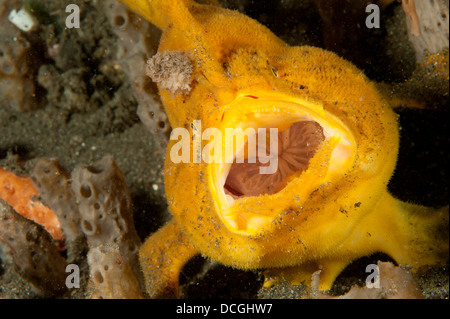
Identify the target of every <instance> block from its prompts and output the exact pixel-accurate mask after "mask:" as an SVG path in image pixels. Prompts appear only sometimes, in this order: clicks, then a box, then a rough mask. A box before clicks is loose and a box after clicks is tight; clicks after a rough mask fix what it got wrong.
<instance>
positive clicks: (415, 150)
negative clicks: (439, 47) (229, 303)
mask: <svg viewBox="0 0 450 319" xmlns="http://www.w3.org/2000/svg"><path fill="white" fill-rule="evenodd" d="M2 1H6V0H0V2H2ZM97 2H98V1H81V0H79V1H70V3H76V4H78V5H79V6H80V8H81V9H82V10H81V11H82V16H81V17H82V19H81V27H80V29H78V30H75V29H64V21H65V18H66V16H67V14H66V13H65V7H66V5H67V4H69V1H66V0H49V1H45V5H44V6H43V8H44V9H45V10H47V12H50V13H52V12H54V14H53V15H50V16H48V17H47V16H46V17H47V18H49V19H43V20H42V22H41V26H40V28H39V29H38V30H37V31H34V32H32V33H29V34H26V35H25V37H27V38H28V39H29V42H30V43H31V45H32V50H31V53H30V54H29V56H28V59H31V61H32V63H29V64H30V65H31V66H32V67H30V73H31V74H30V75H29V77H30V78H31V80H32V81H33V82H34V84H35V87H36V90H35V102H36V103H35V105H34V106H33V107H31V109H30V110H26V111H21V110H19V109H18V108H17V106H15V105H13V104H12V103H10V101H9V100H8V99H6V98H5V97H4V96H2V97H0V98H1V105H0V167H2V168H5V169H9V170H12V171H14V172H16V173H17V174H19V175H23V176H25V175H28V174H29V172H30V170H31V169H32V168H33V166H34V164H35V162H36V159H37V158H41V157H45V158H57V159H58V160H59V162H60V164H61V165H62V167H64V168H65V169H66V170H67V171H68V172H70V171H72V170H73V169H74V168H75V167H76V166H77V165H79V164H82V163H87V164H89V163H93V162H95V161H97V160H99V159H101V158H102V157H104V156H105V155H106V154H110V155H112V156H113V157H114V159H115V161H116V162H117V164H118V166H119V167H120V169H121V170H122V172H123V173H124V175H125V178H126V182H127V185H128V188H129V190H130V193H131V197H132V200H133V206H134V220H135V226H136V230H137V232H138V235H139V237H140V238H141V239H142V240H144V239H145V238H146V237H147V236H148V235H149V234H151V233H152V232H154V231H155V230H157V229H158V228H159V227H160V226H161V225H162V224H164V223H165V221H167V220H168V218H170V215H169V212H168V211H167V204H166V201H165V197H164V185H163V176H162V169H163V162H164V156H165V149H164V146H163V145H161V138H160V137H159V138H155V136H154V135H153V134H152V133H151V132H150V131H149V130H148V129H147V128H146V127H145V126H144V125H143V124H142V123H141V121H140V120H139V117H138V116H137V115H136V110H137V106H138V102H137V100H136V98H135V97H134V92H133V89H132V87H131V82H130V80H129V78H128V77H127V75H126V74H125V73H124V72H123V71H122V70H121V69H120V68H117V67H115V66H116V65H117V63H116V53H117V47H118V44H117V43H118V41H117V37H116V35H115V34H114V32H113V31H112V29H111V26H110V25H109V23H108V21H107V19H106V16H105V14H104V12H103V11H102V10H99V9H98V4H97ZM253 2H256V3H257V4H255V3H253ZM344 2H345V1H344ZM225 6H226V7H228V8H232V9H237V10H239V11H241V12H243V13H245V14H247V15H249V16H251V17H253V18H255V19H257V20H259V21H260V22H261V23H263V24H265V25H266V26H268V27H269V28H270V29H271V30H272V31H273V32H274V33H276V34H277V35H278V36H280V37H281V38H282V39H283V40H285V41H286V42H288V43H289V44H292V45H305V44H308V45H314V46H319V47H324V36H323V34H324V28H325V27H324V24H323V22H322V20H321V18H320V15H319V13H318V12H317V9H316V7H315V6H314V4H313V3H312V1H247V0H242V1H240V0H227V1H225ZM58 10H59V11H58ZM447 12H448V11H447ZM382 14H383V16H382V19H381V28H380V29H378V30H371V31H367V32H366V33H361V34H359V35H358V34H357V35H354V37H357V38H355V39H353V38H352V36H351V35H348V38H347V39H346V41H345V43H347V44H348V46H346V47H345V48H343V47H336V48H335V50H336V51H337V52H338V53H339V54H340V55H342V56H344V57H345V58H347V59H349V60H351V61H353V62H354V63H355V64H356V65H357V66H358V67H359V68H361V69H362V70H364V71H365V73H366V74H367V75H368V77H369V78H371V79H372V80H374V81H377V82H384V83H387V84H388V85H391V84H394V85H395V83H402V82H405V81H406V80H407V79H408V78H410V77H411V75H412V74H413V72H414V70H415V69H416V65H417V64H416V62H415V56H414V48H413V47H412V45H411V43H410V41H409V39H408V36H407V32H408V27H407V25H406V22H405V21H406V20H405V17H404V13H403V11H402V10H401V5H400V4H398V3H394V4H393V5H391V6H389V7H388V8H387V9H386V10H385V11H383V13H382ZM2 19H3V18H2ZM346 21H347V20H346V17H345V16H343V17H342V19H341V20H340V22H341V23H339V24H337V25H336V28H344V29H345V28H348V26H347V25H346ZM0 23H1V24H4V23H8V22H7V21H3V20H2V21H0ZM154 42H155V43H156V44H157V41H154ZM56 43H58V44H59V48H58V52H57V54H56V55H54V56H51V55H49V53H48V48H49V47H52V45H53V44H56ZM155 49H156V46H155ZM44 71H45V72H44ZM143 72H144V71H143ZM44 74H46V75H48V74H50V75H51V76H47V77H46V76H44ZM447 75H448V65H447ZM0 85H2V82H0ZM445 85H446V86H447V89H448V78H447V84H445V83H444V84H442V86H445ZM44 86H45V88H44ZM407 89H408V88H406V89H405V90H407ZM436 91H438V92H439V88H438V89H433V88H430V89H429V90H428V91H426V90H425V93H423V94H422V101H426V102H427V104H428V105H429V104H432V105H429V107H430V109H428V110H419V109H407V108H405V107H400V108H398V109H397V112H398V113H399V115H400V123H401V147H400V156H399V161H398V166H397V170H396V172H395V175H394V177H393V179H392V180H391V182H390V184H389V189H390V191H391V192H392V193H393V194H394V195H395V196H397V197H398V198H400V199H402V200H404V201H412V202H415V203H419V204H422V205H427V206H436V207H439V206H443V205H448V199H449V188H448V180H449V170H448V167H449V166H448V163H449V147H448V141H449V127H448V125H449V124H448V123H449V117H448V112H449V105H448V93H447V96H445V94H441V93H440V94H441V95H436ZM0 92H2V91H1V90H0ZM68 92H69V93H68ZM427 92H428V93H427ZM17 94H22V92H18V93H17ZM379 259H381V260H386V261H387V260H391V259H390V258H389V257H388V256H385V255H376V256H370V257H365V258H363V259H361V260H358V261H355V262H354V263H353V264H351V265H350V266H348V267H347V269H346V270H345V271H344V272H343V273H342V274H341V275H340V276H339V277H338V280H337V282H336V284H335V286H334V287H333V289H332V293H334V294H342V293H344V292H346V291H348V290H349V289H350V287H351V286H352V285H355V284H359V285H363V284H364V280H365V278H366V274H365V272H364V269H365V266H366V265H367V264H369V263H376V261H377V260H379ZM3 273H5V272H4V269H2V263H1V260H0V298H1V297H6V296H8V297H11V296H12V297H15V298H29V297H35V296H34V295H33V292H32V291H31V290H30V289H29V287H27V284H26V283H25V282H23V281H21V280H20V278H19V277H17V278H4V277H2V274H3ZM415 279H416V281H417V284H418V287H419V288H420V289H421V290H422V291H423V295H424V297H426V298H436V299H443V298H448V296H449V281H448V279H449V274H448V268H447V267H432V268H429V269H423V270H422V271H420V272H419V274H417V276H416V277H415ZM262 280H263V277H262V275H261V274H259V273H258V272H250V271H247V272H246V271H239V270H235V269H231V268H228V267H225V266H222V265H218V264H215V263H211V262H209V261H207V260H205V259H203V258H201V257H198V258H194V260H192V261H191V262H189V264H188V265H187V266H186V267H185V269H184V271H183V272H182V275H181V278H180V282H181V296H182V297H185V298H191V297H196V298H209V297H216V298H257V297H260V298H292V297H298V296H301V294H302V288H301V287H291V286H288V285H283V284H279V285H278V286H276V287H274V288H272V289H266V288H262ZM236 287H238V289H236ZM63 297H65V298H69V297H75V298H83V297H84V290H83V289H80V291H79V292H78V293H71V294H70V295H69V294H67V295H65V296H63Z"/></svg>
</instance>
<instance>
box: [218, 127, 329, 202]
mask: <svg viewBox="0 0 450 319" xmlns="http://www.w3.org/2000/svg"><path fill="white" fill-rule="evenodd" d="M266 136H270V135H269V129H266ZM324 139H325V136H324V134H323V130H322V127H321V126H320V125H319V124H318V123H316V122H313V121H299V122H296V123H294V124H292V126H291V127H289V128H288V129H286V130H284V131H282V132H278V169H277V171H276V172H275V173H273V174H260V169H259V168H260V167H261V166H269V165H270V162H268V163H265V164H262V163H261V162H260V161H259V159H258V158H256V163H248V161H247V160H245V161H244V163H236V161H234V163H233V164H232V165H231V169H230V172H229V174H228V176H227V180H226V182H225V185H224V189H225V194H228V195H230V196H232V197H233V198H234V199H237V198H242V197H248V196H259V195H263V194H275V193H277V192H279V191H280V190H281V189H283V188H284V187H285V180H286V178H288V177H289V176H290V175H292V174H294V173H296V172H298V171H304V170H306V169H307V168H308V162H309V160H310V159H311V158H312V157H313V156H314V154H315V152H316V150H317V148H318V146H319V144H320V143H321V142H322V141H323V140H324ZM256 140H258V137H256ZM247 146H248V145H247V144H246V145H245V147H247ZM266 154H267V155H269V148H268V147H266Z"/></svg>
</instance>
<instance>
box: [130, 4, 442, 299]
mask: <svg viewBox="0 0 450 319" xmlns="http://www.w3.org/2000/svg"><path fill="white" fill-rule="evenodd" d="M122 2H124V3H125V4H127V5H128V6H129V7H130V8H131V9H133V10H135V11H136V12H137V13H139V14H141V15H142V16H143V17H144V18H146V19H148V20H149V21H151V22H152V23H154V24H155V25H157V26H158V27H160V28H161V29H162V30H163V35H162V39H161V42H160V47H159V52H163V51H165V50H182V51H183V52H187V53H188V54H189V55H190V56H191V57H192V59H193V63H194V74H193V83H192V90H191V91H190V93H189V94H188V95H182V94H180V95H175V96H173V95H172V94H170V93H169V92H167V91H165V90H161V91H160V95H161V98H162V101H163V103H164V106H165V108H166V112H167V114H168V117H169V119H170V123H171V125H172V127H173V128H176V127H185V128H187V129H189V130H191V123H192V122H193V121H194V120H201V121H202V129H205V128H207V127H220V126H221V124H222V121H223V114H224V112H227V111H228V110H229V109H230V108H233V107H239V105H237V106H236V105H235V106H234V105H233V101H235V99H236V98H237V97H239V96H243V95H246V94H247V95H252V96H257V97H264V96H270V97H272V98H274V97H277V96H278V97H279V98H280V99H283V100H294V101H297V102H298V103H299V104H302V105H310V106H311V108H312V109H314V110H318V112H319V113H320V112H322V114H323V115H324V116H326V115H327V114H332V115H334V116H335V117H337V118H338V119H339V120H340V121H341V122H342V123H343V125H345V127H346V128H347V129H348V130H349V131H350V132H351V135H352V138H353V139H354V142H355V149H354V150H353V151H354V154H353V157H351V159H350V160H349V162H347V163H346V165H345V167H343V168H342V169H341V170H338V171H336V172H334V173H333V174H330V173H329V172H327V170H328V168H329V167H330V164H332V163H331V162H330V161H331V160H332V159H331V152H332V150H333V148H334V147H335V146H336V143H337V142H336V140H334V139H333V138H330V139H327V140H326V141H325V142H324V143H323V144H322V146H321V147H320V148H319V149H318V151H317V152H316V155H315V156H314V158H312V159H311V161H310V164H309V167H308V169H307V170H306V171H305V172H303V173H302V174H301V175H300V176H298V177H296V178H295V179H293V180H292V181H291V182H290V183H289V184H288V186H287V187H286V188H285V189H283V190H282V191H280V192H279V193H277V194H274V195H262V196H259V197H248V198H245V199H243V200H241V201H239V202H238V203H235V206H234V214H235V215H236V216H239V218H241V219H243V220H249V219H250V218H252V216H266V217H267V218H266V219H267V220H269V219H270V222H267V220H266V221H265V222H264V223H262V225H263V227H261V229H260V230H253V231H252V232H247V233H246V232H245V231H239V230H238V229H233V227H230V226H229V225H226V224H225V223H224V220H223V218H222V217H221V212H220V209H221V205H220V203H218V199H217V191H216V190H215V187H214V182H213V181H214V176H213V175H214V172H215V171H214V166H213V164H206V163H180V164H174V163H173V162H172V161H171V159H170V156H169V151H170V148H171V146H173V145H174V143H176V141H171V142H170V143H169V147H168V153H167V156H166V162H165V188H166V196H167V201H168V204H169V209H170V212H171V213H172V214H173V219H172V220H171V221H170V222H169V223H168V224H167V225H166V226H164V227H163V228H161V229H160V230H159V231H157V232H156V233H155V234H153V235H152V236H150V237H149V238H148V239H147V241H146V242H145V243H144V244H143V246H142V247H141V249H140V258H141V259H140V260H141V266H142V269H143V272H144V274H145V278H146V284H147V290H148V293H149V294H150V295H151V296H153V297H164V296H166V297H167V296H171V295H173V294H176V293H177V288H178V275H179V272H180V270H181V268H182V267H183V265H184V264H185V262H186V261H187V260H189V259H190V258H192V257H193V256H194V255H196V254H199V253H200V254H202V255H203V256H206V257H208V258H211V259H212V260H216V261H219V262H221V263H223V264H225V265H229V266H232V267H236V268H240V269H262V268H264V269H270V270H269V271H268V272H266V274H267V280H268V282H269V281H270V279H271V278H272V279H274V278H277V277H279V276H283V277H285V278H287V279H289V280H291V282H297V283H298V282H305V283H306V284H309V283H310V280H311V274H312V273H313V272H315V271H317V270H318V269H321V270H322V272H321V281H320V285H319V288H320V289H329V288H330V287H331V285H332V283H333V281H334V280H335V278H336V277H337V275H338V274H339V273H340V272H341V271H342V270H343V268H344V267H345V266H347V265H348V264H349V263H350V262H351V261H353V260H355V259H357V258H359V257H361V256H365V255H369V254H372V253H375V252H384V253H386V254H388V255H390V256H391V257H392V258H394V259H395V260H396V261H397V262H398V263H399V264H404V265H411V266H412V267H414V268H417V267H419V266H421V265H426V264H436V263H445V262H446V261H447V260H448V208H446V209H441V210H436V211H435V210H431V209H427V208H424V207H421V206H416V205H413V204H407V203H403V202H400V201H398V200H396V199H394V198H393V197H392V196H391V195H390V194H389V193H388V192H387V190H386V187H387V183H388V181H389V179H390V178H391V176H392V174H393V172H394V168H395V163H396V159H397V152H398V143H399V132H398V123H397V115H396V114H395V113H394V112H393V111H392V109H391V108H390V106H389V105H388V104H387V102H386V101H385V100H384V99H383V97H382V96H380V94H379V93H378V92H377V90H376V89H375V87H374V85H373V84H372V83H371V82H370V81H369V80H368V79H367V78H366V77H365V76H364V75H363V73H362V72H361V71H360V70H358V69H357V68H356V67H355V66H353V65H352V64H350V63H349V62H347V61H345V60H343V59H341V58H339V57H338V56H336V55H335V54H333V53H331V52H327V51H324V50H322V49H319V48H313V47H290V46H288V45H287V44H285V43H284V42H283V41H281V40H280V39H278V38H277V37H276V36H275V35H274V34H272V33H271V32H270V31H269V30H268V29H267V28H265V27H264V26H262V25H260V24H259V23H258V22H256V21H254V20H252V19H250V18H248V17H246V16H244V15H242V14H240V13H238V12H233V11H229V10H225V9H222V8H220V7H216V6H210V5H199V4H197V3H194V2H192V1H189V0H180V1H175V0H173V1H164V0H152V1H149V0H122ZM230 105H231V106H230ZM251 108H252V106H251V102H248V103H246V104H245V105H243V106H242V114H243V113H245V112H246V111H248V112H251ZM231 113H232V112H231ZM236 114H239V112H238V113H236ZM230 123H233V119H231V120H230ZM191 133H192V132H191Z"/></svg>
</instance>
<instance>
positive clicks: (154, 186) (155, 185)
mask: <svg viewBox="0 0 450 319" xmlns="http://www.w3.org/2000/svg"><path fill="white" fill-rule="evenodd" d="M152 188H153V190H154V191H155V192H156V191H157V190H158V189H159V186H158V184H153V185H152Z"/></svg>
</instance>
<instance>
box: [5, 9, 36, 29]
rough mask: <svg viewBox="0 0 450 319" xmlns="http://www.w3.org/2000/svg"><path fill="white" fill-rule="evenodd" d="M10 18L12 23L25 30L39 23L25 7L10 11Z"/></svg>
mask: <svg viewBox="0 0 450 319" xmlns="http://www.w3.org/2000/svg"><path fill="white" fill-rule="evenodd" d="M8 19H9V21H11V23H12V24H14V25H15V26H16V27H18V28H19V29H20V30H22V31H25V32H29V31H31V30H32V29H33V28H34V27H35V26H36V25H37V21H36V19H35V18H34V17H33V16H32V15H31V14H30V13H29V12H27V11H25V10H23V9H20V10H19V11H16V9H14V10H12V11H11V12H10V13H9V16H8Z"/></svg>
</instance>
